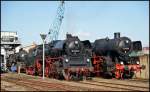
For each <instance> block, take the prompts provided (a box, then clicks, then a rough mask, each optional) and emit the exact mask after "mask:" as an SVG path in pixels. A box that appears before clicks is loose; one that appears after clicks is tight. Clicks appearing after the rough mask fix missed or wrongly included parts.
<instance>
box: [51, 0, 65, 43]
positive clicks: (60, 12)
mask: <svg viewBox="0 0 150 92" xmlns="http://www.w3.org/2000/svg"><path fill="white" fill-rule="evenodd" d="M64 10H65V5H64V1H61V3H60V5H59V6H58V9H57V13H56V17H55V19H54V21H53V23H52V25H51V28H50V29H49V32H48V37H49V40H50V41H53V40H57V39H58V35H59V30H60V26H61V24H62V19H63V18H64Z"/></svg>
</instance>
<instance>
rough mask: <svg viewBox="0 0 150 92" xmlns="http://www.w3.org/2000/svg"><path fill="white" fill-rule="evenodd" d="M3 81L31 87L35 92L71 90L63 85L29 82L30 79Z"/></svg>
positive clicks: (7, 79) (10, 78)
mask: <svg viewBox="0 0 150 92" xmlns="http://www.w3.org/2000/svg"><path fill="white" fill-rule="evenodd" d="M2 80H4V81H7V82H12V83H15V84H17V85H22V86H25V87H29V88H32V89H34V90H63V91H68V90H69V89H67V88H66V87H65V86H64V85H61V84H58V83H48V82H43V81H33V80H29V79H17V78H12V77H5V78H2Z"/></svg>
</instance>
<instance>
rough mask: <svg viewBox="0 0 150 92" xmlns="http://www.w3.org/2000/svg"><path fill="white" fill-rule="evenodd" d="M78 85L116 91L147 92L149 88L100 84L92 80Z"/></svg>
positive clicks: (109, 83)
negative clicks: (101, 87)
mask: <svg viewBox="0 0 150 92" xmlns="http://www.w3.org/2000/svg"><path fill="white" fill-rule="evenodd" d="M80 83H83V84H89V85H95V86H103V87H106V88H112V89H116V90H125V91H149V87H143V86H135V85H127V84H120V83H111V82H100V81H94V80H90V81H82V82H80Z"/></svg>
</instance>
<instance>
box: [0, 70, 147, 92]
mask: <svg viewBox="0 0 150 92" xmlns="http://www.w3.org/2000/svg"><path fill="white" fill-rule="evenodd" d="M5 76H8V77H10V76H11V77H12V78H18V79H28V80H34V81H41V82H42V81H43V82H47V83H59V84H63V85H64V88H67V87H68V91H113V90H114V91H125V90H117V89H113V88H109V87H103V86H96V85H88V84H82V83H80V82H73V81H64V80H56V79H51V78H46V77H45V79H44V80H43V79H42V77H39V76H31V75H26V74H23V73H21V74H17V73H5V74H1V91H4V90H6V91H34V90H35V89H32V88H27V87H24V86H21V85H16V84H15V83H10V82H6V81H3V80H2V78H3V77H5ZM93 80H97V81H103V82H111V83H112V82H115V83H120V84H123V83H124V84H130V85H141V86H144V87H149V82H138V83H136V82H132V83H131V82H129V81H124V80H112V79H101V78H93ZM43 90H44V89H43ZM39 91H40V90H39ZM50 91H63V90H59V89H58V90H53V89H52V90H50Z"/></svg>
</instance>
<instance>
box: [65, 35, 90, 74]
mask: <svg viewBox="0 0 150 92" xmlns="http://www.w3.org/2000/svg"><path fill="white" fill-rule="evenodd" d="M63 48H64V52H65V54H64V59H63V66H64V73H65V74H66V71H67V72H72V73H71V74H72V76H74V77H75V76H77V75H83V73H89V72H91V71H93V67H92V63H91V54H90V53H91V52H90V51H87V50H86V49H85V48H86V47H84V45H83V43H82V42H81V41H80V40H79V38H78V37H76V36H72V35H70V34H67V39H66V41H65V44H64V46H63ZM85 76H86V75H85ZM88 76H90V74H88Z"/></svg>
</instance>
